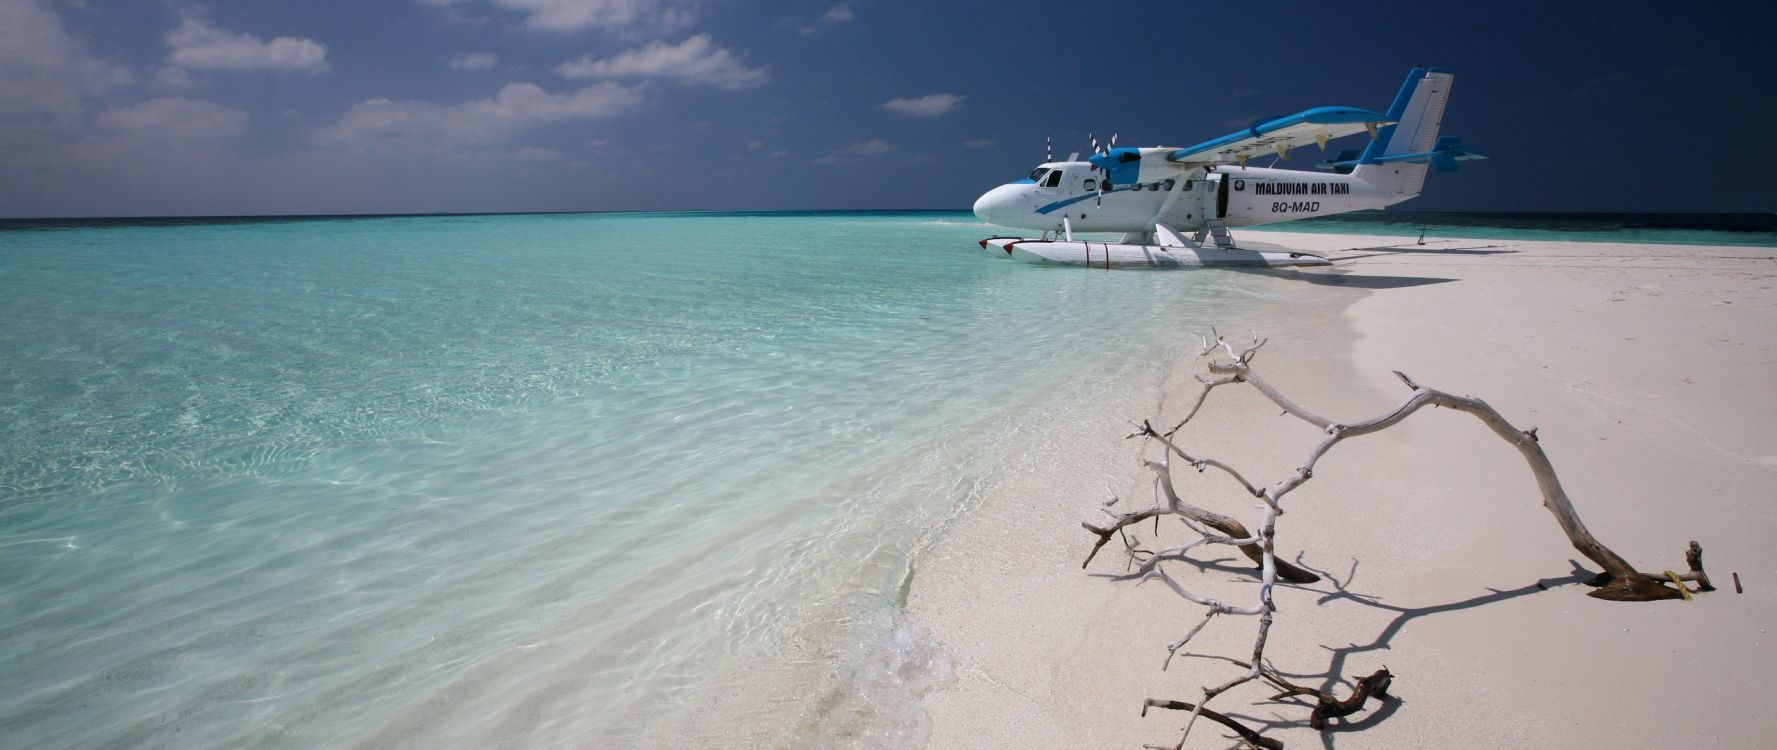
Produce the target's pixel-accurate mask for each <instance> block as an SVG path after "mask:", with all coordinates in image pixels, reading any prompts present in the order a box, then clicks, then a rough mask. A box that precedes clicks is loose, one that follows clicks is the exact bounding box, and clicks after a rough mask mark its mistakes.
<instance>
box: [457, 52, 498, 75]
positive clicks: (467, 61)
mask: <svg viewBox="0 0 1777 750" xmlns="http://www.w3.org/2000/svg"><path fill="white" fill-rule="evenodd" d="M444 64H445V66H446V67H448V68H450V69H451V70H470V71H473V70H490V69H492V68H493V67H494V66H495V65H499V64H500V56H499V55H496V54H494V53H492V52H468V53H464V54H461V55H457V56H455V57H452V58H451V59H449V60H447V61H445V63H444Z"/></svg>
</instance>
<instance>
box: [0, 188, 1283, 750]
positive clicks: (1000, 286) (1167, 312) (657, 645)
mask: <svg viewBox="0 0 1777 750" xmlns="http://www.w3.org/2000/svg"><path fill="white" fill-rule="evenodd" d="M965 217H966V215H959V214H954V213H945V214H917V213H916V214H889V213H873V214H835V215H803V216H798V215H671V214H648V215H554V216H481V217H409V218H374V219H339V220H310V221H274V222H225V223H203V222H193V223H170V224H142V225H132V224H103V223H101V224H95V225H80V224H70V225H60V226H55V227H47V228H46V227H37V228H29V229H13V230H10V231H0V445H4V451H3V452H0V669H3V670H4V672H5V675H6V679H5V682H6V689H5V690H4V691H0V745H5V746H7V747H20V748H33V747H96V746H144V745H148V746H177V747H237V746H262V747H339V746H365V747H391V746H426V747H487V746H519V747H594V746H634V745H656V744H666V743H668V742H670V741H674V740H688V739H689V740H695V739H697V738H700V737H703V738H711V737H716V738H719V737H723V736H727V737H729V738H731V739H732V738H733V737H746V738H749V742H748V743H744V744H754V743H753V741H756V740H761V739H762V740H765V741H769V742H772V743H778V742H789V743H796V742H801V743H805V744H810V745H818V746H827V745H839V746H844V745H852V746H893V745H895V744H897V743H901V742H904V741H905V740H906V738H908V737H917V735H918V734H919V733H920V732H921V731H922V729H921V726H920V721H921V719H920V716H919V714H918V709H917V705H916V702H915V700H914V699H915V698H916V692H917V690H918V689H921V686H922V685H923V684H925V683H924V682H922V680H923V679H924V678H925V677H930V678H931V679H941V678H942V674H943V672H944V670H945V668H946V666H945V664H944V657H943V654H942V652H941V650H940V649H937V648H936V647H935V646H934V645H933V644H931V643H929V642H928V641H926V640H925V639H923V635H922V631H920V629H919V628H918V626H917V625H916V624H912V623H907V622H905V621H904V620H903V619H901V618H899V616H898V615H897V613H896V610H895V607H894V605H895V603H896V599H897V593H898V586H899V585H900V584H901V582H902V581H903V579H904V577H905V575H906V574H907V570H908V569H909V566H910V565H913V564H915V563H916V561H917V559H918V556H919V554H920V553H921V550H923V549H925V548H926V546H927V545H929V544H931V543H932V540H933V539H935V538H936V537H937V536H938V535H939V534H941V532H942V529H943V526H944V523H945V522H946V520H947V519H950V518H954V517H956V516H957V515H958V514H960V513H966V512H968V510H969V508H971V507H972V504H973V503H975V502H977V501H978V500H979V499H980V498H981V497H983V496H985V495H986V494H988V493H991V492H992V491H993V488H994V485H995V482H996V481H998V480H999V478H1001V477H1004V476H1005V475H1006V472H1009V471H1062V470H1067V469H1066V467H1062V466H1057V465H1055V462H1054V461H1053V460H1051V459H1048V458H1045V457H1047V456H1053V455H1056V450H1057V448H1058V447H1062V446H1065V445H1066V444H1067V443H1068V441H1070V440H1075V439H1078V438H1079V437H1080V435H1078V434H1076V432H1077V431H1078V430H1080V429H1084V428H1081V427H1079V425H1081V424H1083V423H1086V422H1089V421H1091V420H1087V419H1085V416H1086V415H1098V416H1099V417H1103V415H1106V414H1109V415H1114V416H1115V417H1118V418H1120V417H1123V416H1128V415H1132V414H1140V413H1144V412H1145V411H1146V405H1147V404H1149V403H1151V401H1152V399H1154V398H1155V396H1156V392H1155V391H1156V388H1157V387H1158V384H1159V382H1160V380H1161V379H1162V378H1163V377H1164V375H1165V373H1166V372H1167V371H1168V370H1169V368H1170V367H1171V363H1172V362H1174V361H1176V359H1177V356H1178V354H1179V352H1180V351H1181V350H1182V349H1183V348H1184V346H1185V342H1184V341H1182V336H1183V335H1184V331H1186V330H1188V328H1189V326H1190V325H1191V324H1193V323H1194V322H1197V321H1205V322H1209V321H1210V318H1211V317H1212V316H1213V317H1214V318H1215V319H1219V320H1224V321H1225V320H1231V319H1236V318H1238V317H1239V315H1238V314H1237V313H1238V311H1239V310H1241V309H1250V308H1253V307H1255V306H1258V305H1261V304H1264V300H1263V299H1261V298H1258V297H1256V296H1255V295H1254V294H1253V293H1252V292H1251V291H1250V289H1249V288H1248V286H1249V285H1250V282H1251V280H1252V279H1251V277H1247V276H1242V275H1240V274H1234V273H1219V272H1205V273H1132V272H1120V273H1116V272H1113V273H1106V272H1102V271H1085V270H1083V269H1071V268H1041V267H1033V266H1027V265H1024V264H1017V263H1011V262H1006V261H1002V260H996V259H993V258H990V257H988V256H986V255H985V254H984V253H983V252H982V251H980V250H979V249H978V248H977V247H976V245H975V244H974V243H975V240H977V239H979V238H981V237H983V236H986V235H987V234H990V233H991V230H990V229H989V228H987V227H984V226H982V225H980V224H977V223H975V222H974V221H973V220H972V219H971V218H965ZM1093 424H1097V423H1096V422H1094V423H1093ZM1070 430H1072V431H1075V432H1070ZM700 717H701V718H700ZM718 719H719V720H721V721H720V722H717V721H716V720H718ZM724 733H735V734H727V735H724Z"/></svg>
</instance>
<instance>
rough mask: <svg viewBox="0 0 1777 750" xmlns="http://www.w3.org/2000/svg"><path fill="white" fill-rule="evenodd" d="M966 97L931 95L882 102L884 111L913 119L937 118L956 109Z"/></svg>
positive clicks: (958, 95) (959, 95)
mask: <svg viewBox="0 0 1777 750" xmlns="http://www.w3.org/2000/svg"><path fill="white" fill-rule="evenodd" d="M967 98H968V97H966V96H963V95H961V94H931V95H928V96H921V97H915V98H911V99H890V100H888V101H886V102H883V104H882V106H883V108H884V109H888V110H892V111H895V112H900V113H901V114H904V115H912V116H914V117H937V116H938V115H941V114H944V113H945V112H949V111H950V110H953V109H956V107H957V105H959V104H962V103H963V100H964V99H967Z"/></svg>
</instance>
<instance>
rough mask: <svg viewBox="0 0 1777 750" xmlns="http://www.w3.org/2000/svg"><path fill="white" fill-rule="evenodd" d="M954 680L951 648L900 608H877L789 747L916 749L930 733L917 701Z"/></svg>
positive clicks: (805, 717) (924, 713) (866, 749)
mask: <svg viewBox="0 0 1777 750" xmlns="http://www.w3.org/2000/svg"><path fill="white" fill-rule="evenodd" d="M955 676H956V672H955V670H954V668H953V667H952V666H951V661H950V653H949V651H948V650H946V649H945V648H944V646H943V644H940V643H938V641H937V640H936V639H934V638H933V637H932V631H931V630H930V629H929V628H927V627H926V626H924V625H921V624H920V623H918V622H915V621H914V620H913V618H912V617H911V616H909V615H908V614H907V612H906V610H903V609H901V608H900V607H894V606H886V605H885V606H882V607H879V608H877V609H876V610H875V611H874V612H872V613H871V616H870V621H869V623H868V625H867V627H866V628H865V634H864V640H863V643H862V645H861V646H860V648H859V653H858V658H855V659H851V660H848V662H847V666H845V667H842V668H841V669H840V670H839V672H838V673H837V674H836V675H835V676H834V680H833V681H832V683H831V684H830V686H829V687H828V688H827V690H826V692H825V693H824V694H823V695H822V696H821V697H820V699H819V700H818V701H816V702H815V703H814V705H812V706H810V707H809V710H808V713H807V714H806V715H805V716H804V717H803V719H802V721H801V722H800V723H799V726H798V727H797V731H796V734H795V736H794V737H792V738H791V741H790V742H789V743H788V745H789V746H790V747H792V748H851V749H853V750H877V749H878V748H882V749H884V750H888V749H890V748H905V747H920V746H922V745H924V744H925V741H926V738H927V737H928V736H930V734H931V731H932V727H931V717H929V716H928V715H927V714H926V712H925V708H924V707H923V705H922V704H921V701H922V700H923V699H924V698H925V695H926V694H927V693H929V692H931V691H932V690H933V689H934V688H937V687H939V686H941V685H944V684H946V683H948V682H950V681H951V680H952V679H954V678H955Z"/></svg>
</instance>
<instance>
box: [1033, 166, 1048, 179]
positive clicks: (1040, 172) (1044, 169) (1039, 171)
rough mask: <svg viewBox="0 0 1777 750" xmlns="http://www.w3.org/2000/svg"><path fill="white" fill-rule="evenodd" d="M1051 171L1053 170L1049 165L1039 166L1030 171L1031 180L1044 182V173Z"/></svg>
mask: <svg viewBox="0 0 1777 750" xmlns="http://www.w3.org/2000/svg"><path fill="white" fill-rule="evenodd" d="M1050 171H1051V170H1050V169H1049V168H1048V167H1037V169H1036V171H1035V172H1031V173H1030V181H1031V182H1042V181H1043V175H1046V174H1048V173H1049V172H1050Z"/></svg>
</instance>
